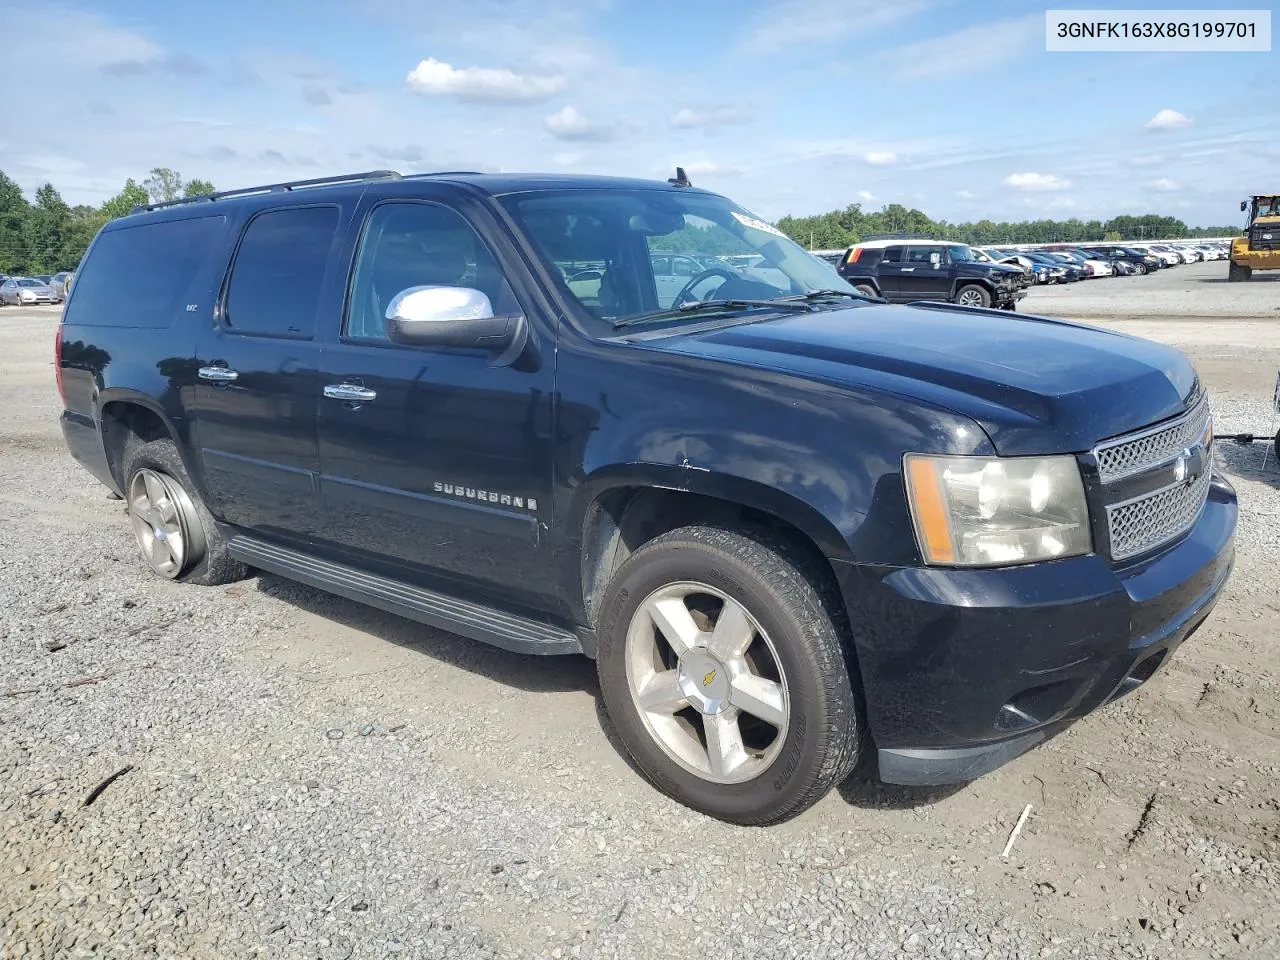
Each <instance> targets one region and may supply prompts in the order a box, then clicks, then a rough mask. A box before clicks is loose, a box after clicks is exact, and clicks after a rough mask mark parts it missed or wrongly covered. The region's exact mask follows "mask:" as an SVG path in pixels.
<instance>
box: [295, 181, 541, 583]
mask: <svg viewBox="0 0 1280 960" xmlns="http://www.w3.org/2000/svg"><path fill="white" fill-rule="evenodd" d="M422 195H423V189H422V187H421V185H419V186H418V188H417V191H416V194H415V196H417V197H421V196H422ZM359 217H360V219H361V221H362V227H361V229H360V234H359V242H358V247H357V249H356V252H355V268H354V271H353V274H352V282H351V289H350V295H349V302H348V305H347V311H346V315H345V317H344V320H343V323H342V325H341V330H340V332H338V333H337V335H336V336H335V338H334V339H333V342H331V343H329V344H327V345H326V347H325V352H324V364H323V367H324V376H323V381H324V387H325V388H329V389H328V393H329V394H330V396H328V397H326V398H325V399H322V400H321V401H320V402H321V408H320V420H319V423H320V431H319V437H320V464H321V489H322V493H323V497H324V502H325V506H326V512H327V518H328V523H329V528H328V531H327V533H326V537H327V539H328V540H329V542H330V544H331V545H332V548H333V549H334V550H335V551H337V552H339V553H340V554H342V555H343V556H344V557H346V558H348V559H349V561H351V562H354V563H356V564H357V565H359V566H364V567H367V568H370V569H375V570H377V569H382V570H383V571H385V572H386V573H388V574H389V575H391V576H397V577H399V578H401V579H405V580H410V581H417V582H423V583H430V581H432V580H433V579H435V578H437V577H441V576H443V577H445V578H449V579H450V580H453V581H455V582H460V583H463V584H471V585H473V586H478V587H482V588H484V590H485V592H486V593H487V594H493V595H498V596H502V597H505V598H506V599H507V600H509V601H510V602H513V603H517V604H527V605H532V606H544V605H545V604H546V601H545V600H544V599H540V598H541V597H542V596H543V595H544V594H545V593H546V585H547V584H548V583H549V582H550V580H551V577H550V564H549V563H548V552H549V551H548V543H547V537H546V532H547V529H548V528H549V526H550V525H551V516H550V510H551V496H550V494H551V437H552V432H551V429H552V421H551V412H552V393H553V390H554V385H555V370H554V352H553V351H551V350H545V349H544V350H543V351H542V353H541V356H540V357H538V355H537V354H536V352H531V353H527V354H526V361H525V362H520V363H516V364H514V365H501V364H499V363H496V362H495V357H494V356H493V355H492V354H490V353H487V352H483V351H480V350H458V349H444V348H427V347H412V346H402V345H398V344H395V343H392V342H391V341H390V340H389V339H388V337H387V333H386V308H387V305H388V303H389V302H390V301H391V299H392V298H393V297H394V296H395V295H396V294H397V293H399V292H400V291H402V290H404V289H406V288H408V287H413V286H420V285H448V286H461V287H471V288H474V289H478V290H480V291H482V292H483V293H485V294H486V295H487V296H488V298H489V301H490V303H491V304H492V307H493V311H494V313H495V315H505V314H514V313H518V312H524V307H523V306H522V304H521V303H520V302H519V301H518V300H517V298H516V296H515V295H514V294H513V292H512V288H511V285H510V284H509V283H508V281H507V279H506V277H507V275H508V274H509V273H510V271H511V269H512V265H511V264H503V263H502V262H501V261H500V260H499V259H498V257H497V256H495V254H494V253H493V251H492V249H491V247H490V246H489V245H488V244H486V243H485V242H484V241H483V240H482V239H481V237H480V235H479V234H478V233H477V232H476V229H475V228H474V227H473V226H472V224H471V223H470V222H469V221H468V220H467V219H466V218H464V217H463V216H462V215H461V214H460V213H459V212H458V211H457V210H455V209H454V208H452V207H451V206H449V205H448V204H447V203H445V202H443V198H442V202H438V203H437V202H431V201H427V200H421V199H408V198H403V199H402V198H399V197H398V196H397V188H396V187H395V186H394V185H391V186H385V187H381V188H370V190H369V191H368V192H366V195H365V199H364V200H363V201H362V204H361V209H360V211H359ZM486 223H487V221H486ZM515 268H516V269H520V267H519V265H518V264H515ZM535 319H536V318H534V317H533V316H530V320H531V323H530V326H531V331H532V332H531V336H533V337H534V338H535V341H536V339H537V338H539V337H543V338H544V339H545V338H546V336H547V331H545V330H542V329H540V327H539V324H538V323H536V322H533V321H534V320H535ZM530 357H532V359H530ZM351 388H355V389H358V390H359V391H360V394H359V397H360V399H356V400H351V399H345V397H348V396H350V395H351ZM335 393H336V394H337V396H333V394H335Z"/></svg>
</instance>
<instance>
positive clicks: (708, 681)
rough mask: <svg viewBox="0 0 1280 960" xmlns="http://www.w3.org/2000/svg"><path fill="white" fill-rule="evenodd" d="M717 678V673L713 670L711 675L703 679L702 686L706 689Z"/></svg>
mask: <svg viewBox="0 0 1280 960" xmlns="http://www.w3.org/2000/svg"><path fill="white" fill-rule="evenodd" d="M715 678H716V672H715V671H714V670H712V671H711V672H710V673H708V674H707V675H706V676H705V677H703V678H702V685H703V686H704V687H709V686H711V683H712V681H713V680H715Z"/></svg>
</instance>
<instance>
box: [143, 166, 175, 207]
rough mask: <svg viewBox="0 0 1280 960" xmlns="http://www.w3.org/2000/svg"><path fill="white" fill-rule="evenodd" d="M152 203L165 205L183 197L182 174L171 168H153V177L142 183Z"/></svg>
mask: <svg viewBox="0 0 1280 960" xmlns="http://www.w3.org/2000/svg"><path fill="white" fill-rule="evenodd" d="M142 186H143V187H144V188H146V191H147V194H148V195H149V196H150V197H151V202H152V203H165V202H167V201H169V200H177V199H178V198H179V197H180V196H182V174H180V173H178V171H177V170H171V169H170V168H169V167H152V168H151V176H149V177H147V179H145V180H143V181H142Z"/></svg>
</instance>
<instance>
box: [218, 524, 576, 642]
mask: <svg viewBox="0 0 1280 960" xmlns="http://www.w3.org/2000/svg"><path fill="white" fill-rule="evenodd" d="M227 547H228V550H229V551H230V553H231V555H232V556H233V557H235V558H236V559H237V560H240V561H243V562H244V563H247V564H248V565H249V566H251V567H256V568H257V569H259V570H266V571H268V572H270V573H278V574H279V575H280V576H282V577H288V578H289V579H290V580H297V581H298V582H300V583H305V584H308V585H309V586H312V587H316V588H318V589H320V590H324V591H326V592H327V593H336V594H337V595H338V596H340V597H346V598H347V599H348V600H356V601H358V602H360V603H367V604H368V605H369V606H371V607H377V608H378V609H380V610H386V611H387V612H388V613H394V614H398V615H399V616H402V617H407V618H408V619H410V620H416V621H418V622H419V623H425V624H427V625H428V626H432V627H439V628H440V629H441V630H448V631H449V632H451V633H457V634H461V635H462V636H464V637H470V638H471V639H472V640H479V641H481V642H483V643H489V644H492V645H493V646H495V647H501V648H502V649H503V650H511V651H513V652H515V653H535V654H552V653H582V642H581V641H580V640H579V639H578V637H577V636H575V635H574V634H572V633H570V632H569V631H568V630H563V629H560V628H558V627H554V626H551V625H549V624H545V623H541V622H539V621H537V620H529V619H527V618H525V617H517V616H513V615H511V614H509V613H503V612H502V611H500V610H494V609H493V608H491V607H486V606H482V605H481V604H478V603H471V602H470V601H467V600H459V599H457V598H456V597H450V596H446V595H445V594H443V593H436V592H435V591H434V590H424V589H423V588H422V587H415V586H412V585H411V584H407V583H403V582H401V581H399V580H392V579H390V578H388V577H381V576H378V575H377V574H374V573H368V572H366V571H363V570H357V569H356V568H355V567H348V566H345V565H343V564H340V563H332V562H330V561H328V560H321V559H319V558H317V557H313V556H311V555H310V554H306V553H302V552H300V551H298V550H291V549H289V548H288V547H281V546H277V545H276V544H273V543H266V542H264V541H262V540H257V539H255V538H253V537H245V536H237V537H232V538H231V540H230V542H229V543H228V544H227Z"/></svg>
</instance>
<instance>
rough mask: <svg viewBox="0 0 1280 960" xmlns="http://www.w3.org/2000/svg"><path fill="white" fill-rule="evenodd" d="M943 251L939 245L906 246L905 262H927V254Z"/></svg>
mask: <svg viewBox="0 0 1280 960" xmlns="http://www.w3.org/2000/svg"><path fill="white" fill-rule="evenodd" d="M943 252H944V251H943V249H942V248H941V247H907V263H928V262H929V254H931V253H943Z"/></svg>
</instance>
